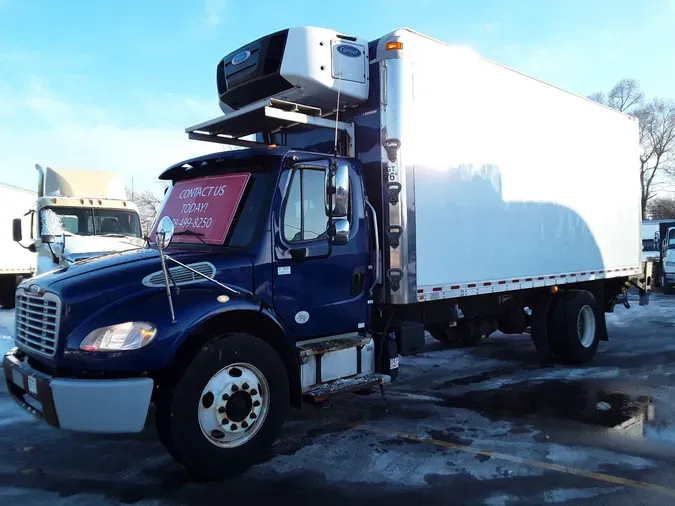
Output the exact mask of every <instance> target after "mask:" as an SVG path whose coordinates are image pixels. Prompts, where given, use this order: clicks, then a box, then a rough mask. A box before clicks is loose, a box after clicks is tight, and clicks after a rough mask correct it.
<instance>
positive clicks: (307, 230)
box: [283, 167, 328, 242]
mask: <svg viewBox="0 0 675 506" xmlns="http://www.w3.org/2000/svg"><path fill="white" fill-rule="evenodd" d="M324 176H325V171H324V170H323V169H317V168H308V167H305V168H302V169H296V170H294V171H293V175H292V179H291V185H290V188H289V191H288V197H287V199H286V209H285V212H284V226H283V229H284V239H286V240H287V241H289V242H299V241H311V240H313V239H322V238H325V237H326V225H327V223H328V218H327V217H326V212H325V208H324V205H325V204H324V191H325V186H324Z"/></svg>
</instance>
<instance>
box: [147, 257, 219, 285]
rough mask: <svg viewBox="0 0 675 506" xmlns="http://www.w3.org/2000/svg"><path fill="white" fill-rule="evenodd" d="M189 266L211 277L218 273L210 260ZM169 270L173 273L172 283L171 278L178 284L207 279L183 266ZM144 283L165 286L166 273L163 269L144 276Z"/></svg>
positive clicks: (199, 281)
mask: <svg viewBox="0 0 675 506" xmlns="http://www.w3.org/2000/svg"><path fill="white" fill-rule="evenodd" d="M189 266H190V267H191V268H192V269H194V270H196V271H197V272H199V273H201V274H204V275H206V276H209V277H210V278H212V277H213V276H215V275H216V267H215V266H214V265H213V264H212V263H210V262H197V263H194V264H189ZM169 272H170V273H171V278H169V283H171V279H173V281H174V282H175V283H176V285H189V284H192V283H201V282H202V281H206V280H205V279H204V278H203V277H201V276H199V275H198V274H195V273H194V272H192V271H190V270H188V269H186V268H185V267H181V266H178V267H171V268H170V269H169ZM143 284H144V285H145V286H164V273H163V272H162V271H157V272H153V273H152V274H149V275H148V276H146V277H145V278H143Z"/></svg>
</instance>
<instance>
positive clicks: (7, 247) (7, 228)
mask: <svg viewBox="0 0 675 506" xmlns="http://www.w3.org/2000/svg"><path fill="white" fill-rule="evenodd" d="M35 199H36V193H35V192H33V191H30V190H24V189H23V188H18V187H16V186H12V185H9V184H5V183H0V306H2V307H3V308H5V309H10V308H12V307H14V289H15V288H16V286H17V285H18V283H19V282H20V281H21V280H22V279H24V278H28V277H30V276H32V275H33V273H34V272H35V263H36V257H35V253H31V252H30V251H28V250H27V249H25V248H23V247H22V246H21V245H20V244H17V243H15V242H14V240H13V223H12V221H13V218H15V217H16V213H17V212H24V211H28V210H29V209H30V207H31V206H32V205H33V204H34V202H35ZM26 227H28V225H26ZM26 231H28V228H27V229H26Z"/></svg>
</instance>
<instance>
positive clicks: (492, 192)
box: [3, 27, 651, 478]
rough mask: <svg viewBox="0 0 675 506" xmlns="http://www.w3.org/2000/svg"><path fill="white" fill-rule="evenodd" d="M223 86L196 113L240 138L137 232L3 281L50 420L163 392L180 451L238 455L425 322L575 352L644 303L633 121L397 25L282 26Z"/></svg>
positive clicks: (17, 367)
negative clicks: (126, 247)
mask: <svg viewBox="0 0 675 506" xmlns="http://www.w3.org/2000/svg"><path fill="white" fill-rule="evenodd" d="M217 87H218V98H219V102H220V107H221V110H222V112H223V113H224V114H223V115H221V116H219V117H216V118H214V119H212V120H209V121H206V122H204V123H201V124H199V125H195V126H193V127H190V128H188V129H187V134H188V135H189V137H190V138H193V139H196V140H201V141H207V142H214V143H220V144H225V145H230V146H236V147H239V148H241V149H236V150H230V151H217V152H215V153H213V154H211V155H207V156H202V157H198V158H195V159H191V160H186V161H181V162H179V163H176V164H175V165H173V166H171V167H169V168H168V169H166V170H165V171H164V172H163V173H162V174H161V175H160V178H161V179H162V180H164V181H166V182H167V183H168V186H169V188H168V190H167V192H166V196H165V199H164V203H163V205H162V209H161V211H160V213H159V216H158V218H157V221H156V223H155V226H154V229H153V231H152V233H151V234H150V236H149V237H148V243H147V245H146V246H145V247H143V248H139V249H136V250H133V251H124V252H119V253H112V254H108V255H105V256H102V257H99V258H95V259H88V260H82V261H77V262H73V263H70V264H69V265H67V266H63V267H60V268H58V269H56V270H53V271H51V272H47V273H45V274H42V275H40V276H36V277H34V278H32V279H30V280H27V281H25V282H24V283H22V284H21V285H20V286H19V288H18V289H17V292H16V316H15V318H16V347H15V348H13V349H12V350H10V351H9V353H8V354H7V355H6V356H5V357H4V360H3V368H4V374H5V377H6V380H7V385H8V389H9V392H10V394H11V395H12V396H13V397H14V398H15V400H16V401H17V403H19V404H20V405H21V406H22V407H24V408H25V409H27V410H29V411H30V412H32V413H34V414H35V415H37V416H39V417H42V418H43V419H44V420H45V421H46V422H47V423H48V424H50V425H52V426H54V427H60V428H62V429H67V430H75V431H86V432H98V433H133V432H139V431H141V430H143V428H144V426H145V424H146V422H147V420H148V413H149V412H150V411H152V410H154V420H155V423H156V425H157V430H158V433H159V436H160V438H161V440H162V442H163V443H164V444H165V446H166V447H167V449H168V451H169V452H170V453H171V455H172V456H173V457H175V459H176V460H177V461H178V462H180V463H182V464H183V465H185V466H186V467H187V468H188V469H189V470H190V471H191V472H192V473H194V474H195V475H199V476H202V477H207V478H222V477H227V476H234V475H237V474H239V473H242V472H244V471H245V470H246V469H248V468H249V467H250V466H251V465H253V464H254V463H255V462H256V460H257V459H259V457H260V455H261V454H262V453H263V452H265V451H266V450H267V449H268V447H270V446H271V445H272V444H273V442H274V441H275V438H276V437H277V434H278V432H279V430H280V429H281V427H282V425H283V423H284V420H285V418H286V415H287V409H288V407H289V406H295V407H298V408H299V407H301V406H302V404H303V401H308V402H320V401H322V400H324V399H326V398H327V397H329V396H331V395H335V394H339V393H344V392H351V391H363V390H370V389H373V388H376V387H378V386H379V387H382V391H383V392H384V388H383V387H384V385H386V384H388V383H390V382H391V381H393V380H395V379H396V377H397V375H398V372H399V357H400V356H401V355H406V354H407V353H410V352H414V351H415V350H420V349H422V348H423V346H424V339H425V335H426V334H425V333H426V332H428V333H429V334H430V335H431V336H432V337H433V338H435V339H438V340H440V341H444V342H447V341H450V340H456V341H458V342H461V343H463V344H464V345H471V344H475V343H477V342H478V341H479V340H480V339H481V338H484V337H486V336H489V335H490V334H491V333H493V332H495V331H497V330H499V331H502V332H504V333H508V334H518V333H523V332H526V331H527V332H530V333H531V335H532V340H533V343H534V345H535V347H536V348H537V350H538V352H539V354H540V356H541V359H542V360H543V361H547V362H548V361H557V362H561V363H580V362H586V361H589V360H591V359H592V357H593V355H594V354H595V351H596V349H597V347H598V342H599V341H600V340H606V339H607V338H608V336H607V330H606V326H605V318H604V315H605V313H606V312H610V311H612V310H613V307H614V304H615V303H616V302H617V301H619V300H621V297H622V296H623V295H625V293H626V290H627V289H628V288H629V287H630V286H635V287H637V289H638V290H639V291H640V294H641V303H646V302H647V301H648V295H649V286H650V284H651V279H649V278H650V268H651V265H650V264H649V263H648V262H641V260H640V250H641V235H640V214H639V209H640V188H639V179H638V177H637V174H638V169H637V163H636V161H637V158H636V156H635V154H636V153H637V147H638V131H637V122H636V121H635V119H633V118H631V117H629V116H626V115H623V114H620V113H617V112H615V111H612V110H610V109H607V108H604V107H602V106H600V105H598V104H595V103H592V102H590V101H588V100H586V99H584V98H582V97H578V96H575V95H573V94H570V93H567V92H565V91H562V90H559V89H558V88H555V87H554V86H551V85H548V84H546V83H542V82H540V81H537V80H536V79H533V78H530V77H527V76H524V75H522V74H520V73H518V72H515V71H513V70H510V69H508V68H505V67H503V66H501V65H498V64H496V63H493V62H490V61H488V60H485V59H483V58H480V57H479V56H477V55H475V54H473V53H471V52H470V51H467V50H465V49H462V48H458V47H454V46H450V45H447V44H444V43H442V42H439V41H437V40H434V39H431V38H429V37H426V36H424V35H421V34H419V33H416V32H414V31H412V30H408V29H401V30H397V31H395V32H392V33H390V34H387V35H385V36H383V37H380V38H378V39H376V40H373V41H370V42H368V41H366V40H364V39H362V38H360V37H353V36H349V35H345V34H341V33H338V32H336V31H334V30H329V29H321V28H306V27H299V28H290V29H287V30H283V31H280V32H277V33H274V34H271V35H267V36H264V37H262V38H260V39H258V40H255V41H253V42H251V43H250V44H247V45H246V46H243V47H241V48H238V49H237V50H235V51H233V52H231V53H230V54H229V55H227V56H226V57H224V58H223V59H222V60H221V61H220V62H219V63H218V66H217ZM619 194H620V195H621V196H622V197H621V200H622V205H621V206H619V207H617V206H616V205H614V203H615V198H616V195H619ZM42 239H43V242H44V243H45V244H49V243H50V242H51V241H52V239H53V238H50V237H44V238H42ZM624 301H625V298H624ZM626 303H627V302H626ZM448 367H449V368H451V367H452V364H448ZM402 373H403V372H402Z"/></svg>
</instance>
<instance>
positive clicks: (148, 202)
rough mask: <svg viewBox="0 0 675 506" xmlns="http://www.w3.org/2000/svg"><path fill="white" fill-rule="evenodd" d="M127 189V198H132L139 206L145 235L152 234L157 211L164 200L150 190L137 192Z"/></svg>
mask: <svg viewBox="0 0 675 506" xmlns="http://www.w3.org/2000/svg"><path fill="white" fill-rule="evenodd" d="M126 191H127V199H128V200H131V201H132V202H133V203H134V204H136V206H137V207H138V214H139V215H140V218H141V228H142V229H143V233H144V234H145V235H148V234H150V231H151V230H152V225H153V224H154V222H155V218H156V217H157V213H159V208H160V207H161V205H162V200H161V199H160V198H158V197H157V196H156V195H155V194H154V193H152V192H151V191H150V190H144V191H142V192H136V191H131V189H129V188H126Z"/></svg>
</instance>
